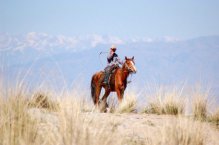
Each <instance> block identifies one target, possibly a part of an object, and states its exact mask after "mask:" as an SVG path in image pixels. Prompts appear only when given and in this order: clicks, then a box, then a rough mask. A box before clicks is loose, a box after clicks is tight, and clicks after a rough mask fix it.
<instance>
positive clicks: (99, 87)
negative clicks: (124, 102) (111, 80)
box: [95, 86, 101, 107]
mask: <svg viewBox="0 0 219 145" xmlns="http://www.w3.org/2000/svg"><path fill="white" fill-rule="evenodd" d="M100 92H101V86H97V88H96V92H95V97H96V99H95V106H96V107H98V104H99V96H100Z"/></svg>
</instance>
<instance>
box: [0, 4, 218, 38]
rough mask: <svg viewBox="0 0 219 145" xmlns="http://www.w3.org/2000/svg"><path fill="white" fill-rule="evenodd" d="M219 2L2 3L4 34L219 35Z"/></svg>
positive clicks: (0, 13)
mask: <svg viewBox="0 0 219 145" xmlns="http://www.w3.org/2000/svg"><path fill="white" fill-rule="evenodd" d="M218 26H219V1H218V0H181V1H176V0H165V1H161V0H160V1H159V0H153V1H148V0H136V1H133V0H120V1H118V0H110V1H106V0H92V1H88V0H87V1H85V0H80V1H79V0H78V1H74V0H62V1H56V0H35V1H30V0H0V32H1V33H2V32H3V33H9V34H23V33H28V32H43V33H49V34H52V35H57V34H63V35H66V36H75V35H77V36H78V35H87V34H100V35H113V36H118V37H123V38H124V37H136V36H138V37H145V36H146V37H163V36H173V37H177V38H182V39H189V38H194V37H199V36H208V35H219V27H218Z"/></svg>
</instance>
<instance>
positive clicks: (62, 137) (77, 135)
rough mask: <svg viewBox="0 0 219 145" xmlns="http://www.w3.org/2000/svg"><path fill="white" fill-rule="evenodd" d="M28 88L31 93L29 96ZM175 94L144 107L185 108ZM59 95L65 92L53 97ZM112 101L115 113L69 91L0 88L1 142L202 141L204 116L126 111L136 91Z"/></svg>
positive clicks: (139, 144) (144, 144)
mask: <svg viewBox="0 0 219 145" xmlns="http://www.w3.org/2000/svg"><path fill="white" fill-rule="evenodd" d="M46 92H49V91H48V90H46ZM75 93H76V92H75ZM30 94H34V95H32V96H33V97H30V96H31V95H30ZM79 94H80V93H79ZM173 94H175V93H173ZM173 94H172V95H171V94H170V93H166V94H163V95H160V96H157V98H158V99H157V101H156V102H152V103H150V106H149V107H150V108H149V109H148V110H147V111H150V112H149V113H153V112H154V113H157V114H174V115H177V114H183V112H184V102H183V101H179V100H177V99H179V98H178V97H179V95H173ZM58 96H62V97H63V96H64V97H63V98H62V99H61V100H59V99H57V100H54V99H52V98H53V97H54V98H58ZM175 97H176V98H175ZM159 98H163V99H159ZM153 103H154V104H153ZM114 105H115V104H114V103H112V106H113V107H114V108H115V110H113V113H98V112H93V109H92V107H90V105H88V104H87V102H86V101H84V100H83V101H80V100H79V99H78V98H75V97H74V96H72V94H71V93H70V92H62V94H61V95H60V94H59V95H57V94H54V93H42V92H41V93H31V92H29V93H27V92H26V91H25V89H23V88H22V87H19V88H15V89H10V90H7V93H3V92H0V144H2V145H19V144H33V145H34V144H35V145H38V144H47V145H54V144H63V145H72V144H73V145H74V144H75V145H94V144H95V145H98V144H105V145H111V144H117V145H122V144H127V145H132V144H135V145H163V144H169V145H175V144H182V145H204V144H206V133H205V132H206V131H205V130H206V129H205V128H206V125H204V123H203V122H199V121H195V120H193V119H189V118H186V117H183V116H181V117H179V116H177V117H175V116H168V117H165V116H161V115H160V116H159V118H157V116H156V115H155V117H151V116H152V115H151V116H150V115H145V114H138V113H135V114H128V113H131V112H133V111H134V112H136V107H137V100H136V95H135V94H128V95H127V96H125V97H124V101H123V102H122V103H121V104H120V105H119V106H114ZM85 110H86V111H85ZM114 112H115V113H114ZM122 113H126V114H122ZM218 116H219V115H218V113H215V114H214V115H212V116H211V119H210V120H211V121H212V122H217V123H218V120H219V119H218V118H219V117H218ZM210 133H211V134H209V129H208V134H209V136H214V133H215V132H214V131H213V130H210ZM215 138H216V137H215ZM211 141H212V145H213V144H217V143H218V142H217V139H214V140H213V139H212V140H211Z"/></svg>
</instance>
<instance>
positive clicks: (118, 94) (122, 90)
mask: <svg viewBox="0 0 219 145" xmlns="http://www.w3.org/2000/svg"><path fill="white" fill-rule="evenodd" d="M116 93H117V97H118V100H119V103H121V102H122V99H123V95H124V88H123V87H120V88H118V89H116Z"/></svg>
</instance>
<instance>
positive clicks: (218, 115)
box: [209, 109, 219, 127]
mask: <svg viewBox="0 0 219 145" xmlns="http://www.w3.org/2000/svg"><path fill="white" fill-rule="evenodd" d="M209 121H210V122H212V123H214V124H216V126H217V127H219V109H217V111H216V112H215V113H213V114H212V115H211V116H210V117H209Z"/></svg>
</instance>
